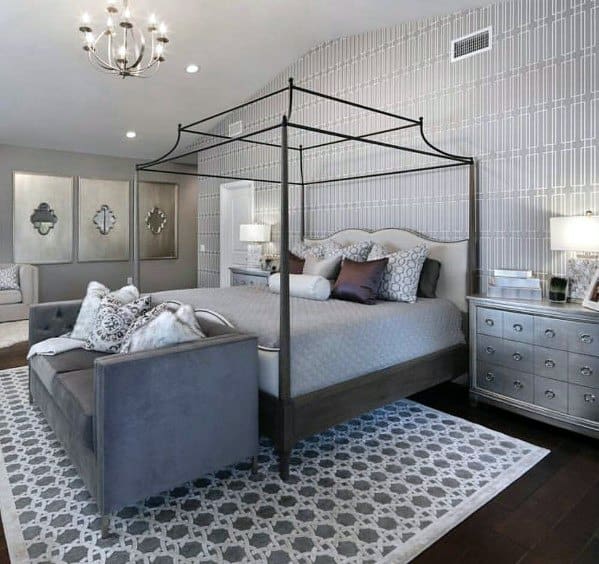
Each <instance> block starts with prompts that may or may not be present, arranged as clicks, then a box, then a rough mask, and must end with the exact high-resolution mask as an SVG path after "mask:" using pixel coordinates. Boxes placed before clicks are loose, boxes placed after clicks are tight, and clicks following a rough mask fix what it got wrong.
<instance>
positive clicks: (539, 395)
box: [468, 296, 599, 438]
mask: <svg viewBox="0 0 599 564" xmlns="http://www.w3.org/2000/svg"><path fill="white" fill-rule="evenodd" d="M468 300H469V302H470V395H471V397H472V398H473V399H474V400H476V401H481V402H484V403H489V404H492V405H495V406H498V407H502V408H505V409H508V410H509V411H513V412H516V413H520V414H521V415H526V416H528V417H531V418H533V419H537V420H539V421H544V422H545V423H550V424H553V425H556V426H558V427H563V428H565V429H569V430H572V431H578V432H580V433H584V434H586V435H589V436H592V437H595V438H599V314H598V313H596V312H594V311H592V310H589V309H586V308H583V307H582V306H581V305H579V304H573V303H567V304H553V303H551V302H548V301H542V302H536V301H527V300H506V299H497V298H488V297H485V296H469V297H468Z"/></svg>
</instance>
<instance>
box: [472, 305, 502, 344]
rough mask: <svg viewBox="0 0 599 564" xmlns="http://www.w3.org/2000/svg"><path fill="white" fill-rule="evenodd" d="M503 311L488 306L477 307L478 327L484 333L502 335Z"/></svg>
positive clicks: (495, 335)
mask: <svg viewBox="0 0 599 564" xmlns="http://www.w3.org/2000/svg"><path fill="white" fill-rule="evenodd" d="M502 326H503V312H502V311H498V310H496V309H489V308H486V307H477V308H476V329H477V331H478V332H479V333H482V334H483V335H492V336H494V337H501V335H502Z"/></svg>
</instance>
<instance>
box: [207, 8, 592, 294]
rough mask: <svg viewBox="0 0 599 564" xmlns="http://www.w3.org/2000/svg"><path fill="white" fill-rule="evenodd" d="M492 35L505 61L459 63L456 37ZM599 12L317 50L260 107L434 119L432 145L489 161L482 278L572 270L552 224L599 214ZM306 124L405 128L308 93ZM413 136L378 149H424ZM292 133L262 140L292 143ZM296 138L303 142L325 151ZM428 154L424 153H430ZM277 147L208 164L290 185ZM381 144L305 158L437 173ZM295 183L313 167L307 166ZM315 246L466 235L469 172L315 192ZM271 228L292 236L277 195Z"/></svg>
mask: <svg viewBox="0 0 599 564" xmlns="http://www.w3.org/2000/svg"><path fill="white" fill-rule="evenodd" d="M486 26H492V27H493V43H494V45H493V49H492V50H491V51H488V52H485V53H482V54H480V55H478V56H475V57H471V58H468V59H464V60H462V61H458V62H455V63H452V62H450V57H449V53H450V45H451V40H452V39H454V38H457V37H461V36H463V35H465V34H467V33H470V32H472V31H475V30H478V29H480V28H484V27H486ZM598 26H599V2H598V1H597V0H509V1H505V2H501V3H497V4H493V5H489V6H487V7H484V8H481V9H475V10H469V11H465V12H460V13H457V14H454V15H450V16H445V17H437V18H434V19H429V20H424V21H418V22H410V23H404V24H400V25H397V26H394V27H389V28H386V29H382V30H377V31H373V32H368V33H364V34H361V35H356V36H351V37H344V38H340V39H336V40H334V41H329V42H326V43H323V44H322V45H319V46H317V47H315V48H314V49H313V50H311V51H309V52H308V53H306V54H305V55H304V56H302V57H301V58H300V59H299V60H297V61H296V62H294V63H293V64H292V65H291V66H290V67H289V68H288V69H286V70H285V71H284V72H282V73H281V74H280V75H279V76H277V77H276V78H275V79H274V80H273V81H272V82H271V83H270V84H268V85H265V87H264V88H263V90H261V91H260V92H258V93H256V94H257V95H261V94H264V93H267V92H270V91H272V90H274V89H276V88H279V87H282V86H285V85H286V84H287V78H288V77H289V76H292V77H294V78H295V81H296V83H297V84H299V85H302V86H305V87H307V88H312V89H314V90H318V91H321V92H324V93H329V94H332V95H335V96H339V97H342V98H346V99H349V100H354V101H357V102H361V103H364V104H367V105H373V106H376V107H378V108H381V109H383V110H388V111H391V112H395V113H399V114H402V115H405V116H409V117H413V118H418V117H419V116H423V117H424V123H425V132H426V134H427V136H428V137H429V139H430V140H431V141H432V142H433V143H435V144H436V145H437V146H439V147H440V148H442V149H444V150H447V151H449V152H453V153H457V154H462V155H468V156H474V157H476V158H477V159H479V162H480V213H481V234H480V246H481V268H482V271H483V277H484V274H485V273H486V272H488V271H489V270H490V269H493V268H498V267H503V268H527V269H533V270H534V271H536V272H537V273H539V274H540V275H542V276H543V275H545V274H547V273H563V272H565V270H566V260H567V258H568V256H566V253H553V252H551V251H550V249H549V217H551V216H552V215H573V214H582V213H583V212H584V210H586V209H592V210H593V211H595V212H596V213H599V157H598V147H599V143H598V134H599V133H598V126H599V102H598V101H599V57H598V45H597V31H598V30H597V27H598ZM286 104H287V99H286V98H285V97H283V96H281V97H278V98H276V99H269V100H267V101H265V102H262V103H260V104H259V105H257V106H254V107H252V108H250V109H246V110H242V111H239V112H236V113H235V114H233V115H231V116H230V118H228V119H227V120H226V121H224V122H221V123H220V124H218V125H216V126H215V131H218V132H221V133H224V134H226V133H227V130H228V125H229V123H231V122H234V121H236V120H239V119H241V120H243V122H244V130H245V131H250V130H253V129H260V128H263V127H267V126H269V125H273V124H275V123H278V122H279V121H280V119H281V116H282V114H283V113H284V112H285V111H286ZM292 121H296V122H299V123H305V124H309V125H314V126H316V127H323V128H325V129H332V130H336V131H341V132H344V133H348V132H352V133H355V134H364V133H367V132H368V131H374V130H378V129H384V128H387V127H391V126H393V125H395V124H396V123H395V122H394V121H393V120H390V119H388V118H384V117H381V116H376V115H374V114H370V115H369V114H367V113H365V112H363V111H357V110H354V109H350V108H348V107H344V106H339V105H335V104H332V103H330V102H328V101H324V102H323V101H319V100H318V99H317V98H313V97H311V96H307V95H300V94H298V95H297V96H296V97H295V99H294V114H293V116H292ZM413 134H414V130H410V129H408V130H405V131H403V132H397V133H392V134H387V135H383V136H380V137H378V139H380V140H386V141H389V142H395V143H399V144H406V145H409V144H411V145H412V146H419V145H418V140H417V139H416V137H414V135H413ZM279 135H280V131H278V130H277V131H274V132H271V133H268V134H264V135H262V136H260V137H259V139H261V140H267V141H272V142H278V141H279ZM326 140H330V138H327V139H324V138H322V137H319V136H317V135H314V134H299V133H297V132H292V133H291V134H290V144H292V145H295V146H297V145H298V144H299V143H303V144H304V145H305V144H309V143H310V142H315V141H326ZM420 146H421V145H420ZM279 157H280V153H279V150H278V149H273V148H270V147H264V146H255V145H250V144H243V143H234V144H230V145H227V146H225V147H222V148H220V149H217V150H215V151H211V152H207V153H200V154H199V158H198V165H199V168H200V170H201V171H205V172H217V171H219V170H220V171H221V172H222V173H223V174H230V175H236V174H237V175H241V176H254V177H256V178H263V179H278V177H279ZM427 159H428V157H424V158H422V157H418V158H414V157H413V156H406V155H405V154H398V153H397V152H396V151H393V150H389V149H382V148H380V147H372V146H364V145H362V144H358V143H351V142H350V143H340V144H337V145H332V146H328V147H325V148H322V149H315V150H312V151H310V152H308V153H306V154H305V161H304V162H305V172H306V179H308V180H316V179H320V178H323V179H324V178H330V177H336V176H337V177H338V176H340V175H348V174H349V175H352V174H363V173H367V172H373V171H385V170H393V169H394V168H397V167H398V165H401V166H402V167H408V166H409V165H410V164H415V163H419V164H422V163H426V162H431V161H430V160H429V161H427ZM290 167H291V173H290V174H291V176H292V178H291V179H292V180H296V179H297V178H298V163H297V158H296V156H295V154H292V160H291V163H290ZM220 184H221V182H220V181H216V180H204V179H202V180H201V181H200V185H201V188H200V196H199V211H198V213H199V216H198V238H199V244H204V245H205V248H206V250H205V252H200V253H199V257H198V280H199V284H200V285H201V286H215V285H218V271H219V262H218V261H219V258H218V256H219V255H218V250H219V216H218V207H219V185H220ZM297 195H298V192H297V190H294V189H292V193H291V207H292V216H291V226H292V230H293V232H292V234H291V238H292V242H293V241H295V240H297V238H298V237H299V209H298V204H299V199H298V197H297ZM306 200H307V209H306V214H307V236H311V237H318V236H326V235H328V234H330V233H332V232H334V231H337V230H339V229H343V228H348V227H362V228H369V229H378V228H383V227H408V228H412V229H416V230H418V231H422V232H425V233H428V234H430V235H432V236H434V237H441V238H445V239H460V238H464V237H465V236H466V234H467V228H468V223H467V221H468V216H467V168H464V169H460V170H457V169H453V170H450V171H438V172H427V173H419V174H414V175H401V176H397V177H387V178H381V179H375V180H365V181H355V182H349V183H331V184H326V185H319V186H314V187H311V188H309V189H308V192H307V196H306ZM256 219H257V220H258V221H264V222H268V223H271V224H273V232H274V236H275V238H276V236H277V224H278V221H279V220H278V186H277V185H276V184H266V183H257V184H256Z"/></svg>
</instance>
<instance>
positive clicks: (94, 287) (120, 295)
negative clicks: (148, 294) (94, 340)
mask: <svg viewBox="0 0 599 564" xmlns="http://www.w3.org/2000/svg"><path fill="white" fill-rule="evenodd" d="M109 294H110V295H111V296H113V297H114V298H115V299H117V300H118V301H119V302H121V303H122V304H128V303H130V302H132V301H133V300H136V299H137V298H139V290H138V289H137V288H136V287H135V286H123V287H122V288H121V289H120V290H115V291H114V292H112V293H110V290H109V289H108V288H107V287H106V286H104V284H100V282H90V283H89V284H88V285H87V292H86V294H85V298H83V302H82V303H81V309H80V310H79V315H78V316H77V321H76V322H75V326H74V327H73V331H72V332H71V335H70V337H71V339H80V340H81V341H85V340H86V339H88V338H89V336H90V335H91V332H92V331H93V329H94V321H95V320H96V315H98V310H99V309H100V302H101V301H102V298H104V297H105V296H107V295H109Z"/></svg>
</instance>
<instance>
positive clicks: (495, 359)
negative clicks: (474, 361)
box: [476, 335, 504, 364]
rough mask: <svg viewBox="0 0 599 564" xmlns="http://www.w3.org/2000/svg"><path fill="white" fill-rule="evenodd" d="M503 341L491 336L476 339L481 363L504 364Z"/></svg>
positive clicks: (477, 352) (481, 336)
mask: <svg viewBox="0 0 599 564" xmlns="http://www.w3.org/2000/svg"><path fill="white" fill-rule="evenodd" d="M503 349H504V347H503V339H500V338H499V337H491V336H489V335H478V336H477V337H476V356H477V358H478V360H479V361H481V362H491V363H493V364H503V362H502V359H503Z"/></svg>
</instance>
